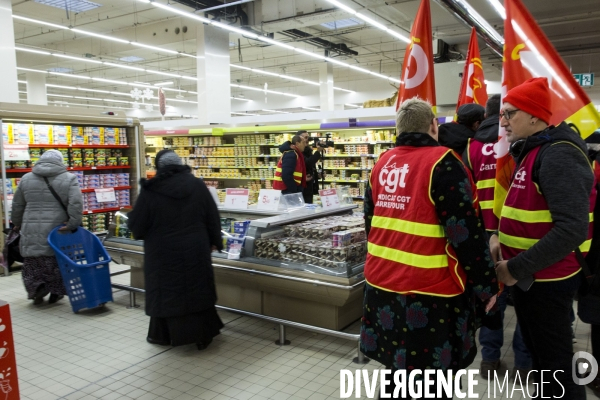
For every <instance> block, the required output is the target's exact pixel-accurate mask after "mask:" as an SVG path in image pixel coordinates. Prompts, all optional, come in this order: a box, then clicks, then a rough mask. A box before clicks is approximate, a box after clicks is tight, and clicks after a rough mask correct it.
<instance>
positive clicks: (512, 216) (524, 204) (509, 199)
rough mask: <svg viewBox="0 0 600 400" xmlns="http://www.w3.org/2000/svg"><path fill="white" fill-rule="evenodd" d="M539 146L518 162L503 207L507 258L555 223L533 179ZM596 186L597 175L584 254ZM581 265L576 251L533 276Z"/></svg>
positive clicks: (552, 276)
mask: <svg viewBox="0 0 600 400" xmlns="http://www.w3.org/2000/svg"><path fill="white" fill-rule="evenodd" d="M556 143H568V144H571V145H573V146H575V145H574V144H572V143H570V142H556ZM556 143H554V144H556ZM540 148H541V146H539V147H536V148H535V149H533V150H531V151H530V152H529V153H527V155H525V157H524V158H523V161H521V164H519V165H518V166H517V169H516V170H515V174H514V175H513V179H512V182H511V185H510V188H509V189H508V194H507V196H506V200H505V201H504V206H503V207H502V212H501V214H500V226H499V235H498V236H499V240H500V248H501V250H502V257H503V258H504V259H505V260H509V259H511V258H513V257H516V256H517V255H518V254H520V253H522V252H524V251H526V250H528V249H529V248H531V247H533V246H534V245H535V244H536V243H537V242H538V241H539V240H540V239H541V238H542V237H544V236H545V235H546V234H547V233H548V232H549V231H550V229H552V227H554V222H553V221H552V216H551V215H550V211H549V209H548V203H547V202H546V199H545V198H544V196H543V195H542V193H541V192H540V189H539V187H538V185H537V184H536V183H535V182H534V181H533V180H532V178H533V169H534V164H535V159H536V157H537V155H538V153H539V151H540ZM577 148H579V147H577ZM582 153H583V151H582ZM584 156H585V157H586V159H587V155H586V154H584ZM595 187H596V180H595V179H594V188H593V189H592V193H591V196H590V210H589V211H590V214H589V215H590V224H589V229H588V236H587V240H586V241H585V242H583V243H582V244H581V245H580V246H579V249H580V250H581V253H582V254H583V255H584V256H585V255H586V254H587V252H588V251H589V250H590V245H591V242H592V233H593V211H594V205H595V204H596V189H595ZM580 269H581V267H580V266H579V262H578V261H577V258H576V256H575V252H574V251H573V252H571V253H570V254H569V255H567V256H566V257H565V258H563V259H562V260H560V261H559V262H557V263H555V264H552V265H550V266H549V267H547V268H544V269H543V270H541V271H538V272H536V273H535V274H534V275H533V277H534V278H535V281H536V282H547V281H558V280H563V279H567V278H570V277H572V276H573V275H575V274H577V273H578V272H579V270H580Z"/></svg>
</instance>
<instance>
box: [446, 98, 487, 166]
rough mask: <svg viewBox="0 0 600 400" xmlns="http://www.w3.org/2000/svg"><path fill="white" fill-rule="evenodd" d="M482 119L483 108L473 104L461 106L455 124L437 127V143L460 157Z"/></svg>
mask: <svg viewBox="0 0 600 400" xmlns="http://www.w3.org/2000/svg"><path fill="white" fill-rule="evenodd" d="M484 119H485V108H484V107H483V106H480V105H479V104H475V103H469V104H463V105H462V106H460V107H459V108H458V112H457V113H456V122H454V121H453V122H448V123H446V124H441V125H440V126H439V128H438V130H439V143H440V144H441V145H442V146H445V147H448V148H451V149H452V150H454V151H456V152H457V153H458V154H461V155H462V154H463V153H464V151H465V148H466V147H467V142H468V141H469V139H470V138H472V137H473V136H474V135H475V131H477V129H478V128H479V125H480V124H481V122H482V121H483V120H484Z"/></svg>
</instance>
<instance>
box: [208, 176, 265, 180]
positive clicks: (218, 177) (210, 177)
mask: <svg viewBox="0 0 600 400" xmlns="http://www.w3.org/2000/svg"><path fill="white" fill-rule="evenodd" d="M201 178H202V179H236V180H246V181H272V180H274V178H231V177H229V178H225V177H222V176H201Z"/></svg>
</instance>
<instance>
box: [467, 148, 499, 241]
mask: <svg viewBox="0 0 600 400" xmlns="http://www.w3.org/2000/svg"><path fill="white" fill-rule="evenodd" d="M467 155H468V157H469V167H470V168H471V171H473V178H474V179H475V183H476V185H477V198H478V199H479V206H480V207H481V217H482V219H483V225H484V226H485V229H486V230H488V231H495V230H496V229H498V217H496V215H495V214H494V185H495V183H496V157H494V143H482V142H480V141H478V140H474V139H469V144H468V145H467Z"/></svg>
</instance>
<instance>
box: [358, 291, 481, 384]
mask: <svg viewBox="0 0 600 400" xmlns="http://www.w3.org/2000/svg"><path fill="white" fill-rule="evenodd" d="M475 331H476V322H475V315H474V311H473V310H472V308H471V302H470V301H469V298H468V296H467V295H466V294H462V295H459V296H455V297H437V296H428V295H423V294H414V295H401V294H398V293H395V292H388V291H385V290H381V289H378V288H375V287H373V286H370V285H369V284H368V283H367V284H365V293H364V303H363V318H362V326H361V332H360V337H361V339H360V340H361V345H360V346H361V350H362V352H363V353H364V354H365V355H366V356H367V357H369V358H372V359H374V360H377V361H379V362H380V363H382V364H383V365H385V366H386V368H390V369H394V370H397V369H406V370H408V371H409V372H410V371H411V370H413V369H441V370H443V371H446V370H452V371H456V370H458V369H462V368H466V367H468V366H469V365H470V364H471V363H472V362H473V359H474V358H475V355H476V354H477V348H476V347H475Z"/></svg>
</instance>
